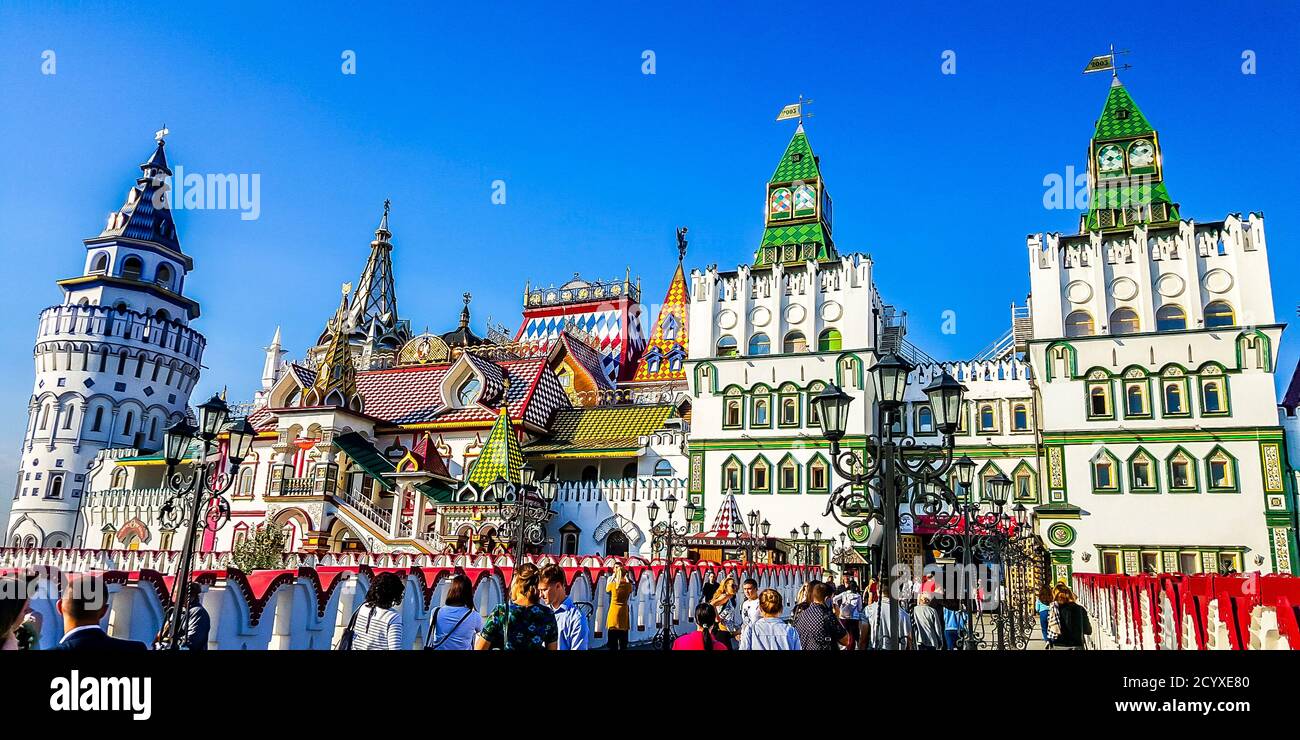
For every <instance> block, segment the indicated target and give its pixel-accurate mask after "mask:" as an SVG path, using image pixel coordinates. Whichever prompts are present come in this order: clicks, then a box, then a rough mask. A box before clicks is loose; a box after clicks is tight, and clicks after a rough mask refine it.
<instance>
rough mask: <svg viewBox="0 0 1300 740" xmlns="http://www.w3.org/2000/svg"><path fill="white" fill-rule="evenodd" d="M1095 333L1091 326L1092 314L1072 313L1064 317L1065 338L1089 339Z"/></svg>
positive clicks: (1085, 312)
mask: <svg viewBox="0 0 1300 740" xmlns="http://www.w3.org/2000/svg"><path fill="white" fill-rule="evenodd" d="M1095 333H1096V329H1095V328H1094V327H1093V324H1092V314H1090V313H1088V312H1087V311H1074V312H1072V313H1071V314H1070V315H1069V316H1066V317H1065V336H1067V337H1090V336H1092V335H1093V334H1095Z"/></svg>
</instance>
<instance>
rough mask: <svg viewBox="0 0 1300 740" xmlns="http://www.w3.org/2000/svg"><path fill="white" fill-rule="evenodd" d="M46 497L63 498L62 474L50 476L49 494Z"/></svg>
mask: <svg viewBox="0 0 1300 740" xmlns="http://www.w3.org/2000/svg"><path fill="white" fill-rule="evenodd" d="M47 498H63V476H61V475H51V476H50V494H49V496H48V497H47Z"/></svg>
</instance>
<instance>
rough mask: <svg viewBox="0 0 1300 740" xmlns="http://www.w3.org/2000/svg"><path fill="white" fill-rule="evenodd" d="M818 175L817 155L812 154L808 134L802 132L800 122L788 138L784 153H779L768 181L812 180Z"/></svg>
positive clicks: (819, 172)
mask: <svg viewBox="0 0 1300 740" xmlns="http://www.w3.org/2000/svg"><path fill="white" fill-rule="evenodd" d="M819 177H821V171H820V170H819V169H818V168H817V157H816V156H814V155H813V150H812V147H811V146H809V144H808V135H807V134H805V133H804V131H803V124H802V123H801V124H799V128H797V129H795V131H794V137H793V138H791V139H790V144H789V145H788V146H787V147H786V148H785V154H782V155H781V161H780V162H779V163H777V165H776V171H775V172H773V173H772V179H770V180H768V182H769V183H778V182H793V181H795V180H814V179H817V178H819Z"/></svg>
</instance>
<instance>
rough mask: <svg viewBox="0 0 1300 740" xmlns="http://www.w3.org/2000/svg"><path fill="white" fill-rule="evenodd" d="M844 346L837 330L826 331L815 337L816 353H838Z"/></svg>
mask: <svg viewBox="0 0 1300 740" xmlns="http://www.w3.org/2000/svg"><path fill="white" fill-rule="evenodd" d="M843 345H844V340H843V338H842V337H841V336H840V330H839V329H826V330H825V331H823V332H822V333H821V334H819V335H817V351H818V352H839V351H840V349H841V348H842V347H843Z"/></svg>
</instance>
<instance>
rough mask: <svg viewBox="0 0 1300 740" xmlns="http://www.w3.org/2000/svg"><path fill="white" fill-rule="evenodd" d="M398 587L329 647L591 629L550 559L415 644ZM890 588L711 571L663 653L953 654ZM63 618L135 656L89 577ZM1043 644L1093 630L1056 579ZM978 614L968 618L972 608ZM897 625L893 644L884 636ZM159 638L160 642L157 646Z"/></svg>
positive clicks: (7, 581) (939, 623)
mask: <svg viewBox="0 0 1300 740" xmlns="http://www.w3.org/2000/svg"><path fill="white" fill-rule="evenodd" d="M33 583H34V579H31V578H25V577H22V576H6V577H5V578H4V579H0V650H20V649H35V648H36V646H37V645H38V644H39V642H40V632H41V619H40V615H39V614H38V613H35V612H33V611H31V609H30V608H29V603H28V598H27V595H28V594H29V593H30V588H31V586H32V584H33ZM190 588H191V589H193V590H192V591H191V592H190V593H189V596H190V598H189V599H188V600H187V601H188V603H189V606H188V607H187V611H186V614H185V618H184V620H183V621H182V624H181V629H180V636H179V641H180V643H181V646H182V647H183V648H185V649H189V650H206V649H207V643H208V637H209V635H208V633H209V630H210V628H211V627H210V625H211V620H210V619H209V617H208V614H207V611H206V610H205V609H204V608H203V607H202V605H201V604H200V600H199V598H198V597H199V594H200V588H199V586H198V585H197V584H190ZM405 589H406V584H405V581H404V580H403V579H402V578H401V577H400V576H398V575H397V574H395V573H391V572H386V573H380V574H379V575H377V576H376V577H375V579H374V581H373V582H372V583H371V584H370V587H369V588H368V589H367V591H366V595H365V600H364V603H363V604H362V605H361V606H359V607H357V608H356V609H355V610H354V611H353V613H352V615H351V617H350V619H349V621H348V625H347V628H346V629H345V630H344V632H343V636H342V638H341V639H340V641H339V643H338V644H337V645H336V646H335V648H336V649H338V650H404V649H407V648H410V647H417V648H418V647H423V649H425V650H511V651H515V650H522V651H531V650H587V649H589V648H590V647H591V642H592V628H591V624H590V620H589V618H588V616H587V614H586V612H585V611H584V610H583V608H581V606H582V605H578V604H575V603H574V601H573V599H572V597H571V596H570V594H569V582H568V579H567V578H566V577H565V574H564V571H563V570H562V569H561V568H560V567H559V566H557V565H554V564H551V565H546V566H543V567H538V566H536V565H533V564H531V563H525V564H524V565H521V566H520V567H519V568H517V569H515V571H514V573H513V575H512V578H511V582H510V598H509V600H508V601H506V602H505V603H502V604H498V605H497V606H496V607H494V608H493V609H492V610H491V611H490V612H489V613H488V615H487V617H486V618H484V617H483V616H482V615H481V614H480V612H479V610H478V608H477V607H476V605H475V599H474V584H473V583H472V582H471V581H470V579H469V578H468V577H466V576H465V575H463V574H457V575H454V576H452V577H451V579H450V581H449V583H448V587H447V590H446V595H445V598H444V600H443V603H442V604H440V605H438V606H436V607H435V608H434V610H433V614H432V615H431V617H430V619H429V631H428V634H427V635H426V636H424V637H423V638H422V643H421V644H419V645H417V644H415V643H416V642H417V640H416V639H415V638H414V637H412V639H411V640H410V642H411V644H408V638H407V634H408V630H407V627H406V624H405V620H404V617H403V614H402V610H401V604H402V603H403V597H404V594H405ZM888 591H889V589H881V587H880V584H879V583H878V582H877V581H876V579H874V578H873V579H871V580H870V582H868V584H867V586H866V588H865V589H863V588H860V587H859V584H858V582H857V581H856V580H854V579H852V578H850V577H848V576H847V575H845V576H843V577H842V578H841V580H840V583H839V584H835V583H833V582H832V581H829V580H828V581H825V582H823V581H820V580H813V581H810V582H808V583H806V584H804V585H803V586H802V587H801V588H800V589H799V593H798V596H797V597H796V599H795V603H794V604H793V605H790V606H789V610H788V611H789V614H788V615H787V604H786V603H785V599H783V597H782V596H781V594H780V592H778V591H776V590H775V589H770V588H768V589H762V590H760V589H759V586H758V582H757V581H755V580H754V579H752V578H746V579H744V580H743V581H739V580H738V579H737V578H735V577H731V576H728V577H725V578H724V579H723V580H722V581H721V582H719V581H718V578H717V575H716V573H711V574H710V575H709V576H708V577H707V580H706V582H705V583H704V584H703V588H702V598H701V600H700V601H699V603H698V604H696V605H695V607H694V625H695V629H694V630H693V631H691V632H688V633H687V634H685V635H682V636H680V637H677V638H676V639H675V640H674V641H673V643H672V645H671V648H672V649H673V650H708V651H712V650H828V651H829V650H866V649H872V648H875V649H895V648H897V649H916V650H958V649H963V648H964V647H965V646H966V644H967V641H966V639H965V637H966V636H967V635H968V632H969V629H970V626H971V624H970V622H971V614H970V613H969V612H968V611H967V610H966V609H965V608H962V602H960V601H955V600H945V599H944V598H943V594H942V591H941V589H940V587H939V585H938V584H937V583H936V582H935V581H934V579H933V577H932V576H930V575H926V576H924V577H923V578H922V579H921V581H919V582H915V583H910V584H905V587H904V588H903V589H902V593H900V594H899V605H898V608H897V615H896V617H895V616H894V614H893V613H894V611H895V609H894V607H893V605H892V603H891V602H892V598H891V596H890V595H889V593H888ZM606 592H607V593H608V595H609V609H608V611H607V612H606V615H605V624H604V628H605V632H606V635H607V641H606V647H607V648H608V649H609V650H626V649H628V634H629V632H630V631H631V625H630V621H631V613H630V609H629V606H628V602H629V600H630V599H631V597H632V596H633V595H634V594H635V592H636V584H635V582H634V580H633V578H632V574H631V573H630V572H629V571H628V570H627V569H625V568H624V567H623V566H622V565H616V566H614V569H613V572H612V575H611V577H610V579H609V581H608V584H607V586H606ZM57 609H58V613H59V615H60V616H61V617H62V620H63V627H64V633H63V637H62V639H61V640H60V641H59V643H58V644H57V645H56V646H55V647H54V648H53V649H56V650H145V649H147V647H146V645H145V644H144V643H142V642H136V641H131V640H121V639H117V638H112V637H109V636H108V635H107V634H106V633H105V632H104V631H103V629H102V628H101V627H100V624H101V623H102V621H103V617H104V615H105V613H106V611H107V609H108V599H107V591H106V586H105V584H104V582H103V577H102V576H101V575H98V574H85V575H78V576H73V577H71V578H70V579H69V580H68V581H67V582H66V584H65V585H64V588H63V591H62V595H61V598H60V599H59V601H58V603H57ZM1037 611H1038V615H1039V619H1040V628H1041V631H1042V637H1043V640H1044V641H1045V642H1046V643H1047V646H1048V647H1049V648H1054V649H1064V650H1080V649H1083V648H1084V647H1085V645H1086V644H1087V640H1088V636H1089V635H1091V634H1092V625H1091V623H1090V621H1089V618H1088V613H1087V611H1086V610H1085V609H1084V608H1083V607H1082V606H1081V605H1080V604H1078V602H1077V599H1076V597H1075V595H1074V593H1073V592H1072V591H1071V590H1070V589H1069V587H1068V586H1066V585H1065V584H1064V583H1058V584H1057V585H1056V586H1054V587H1047V586H1044V587H1043V588H1042V589H1041V590H1040V592H1039V594H1038V600H1037ZM977 616H978V613H977ZM895 625H896V626H897V631H898V635H897V639H894V637H895V636H894V634H893V630H894V628H895ZM163 637H164V636H162V635H160V642H161V640H162V638H163Z"/></svg>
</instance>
